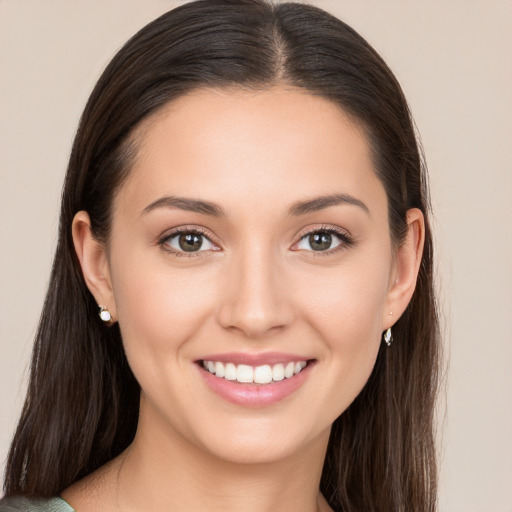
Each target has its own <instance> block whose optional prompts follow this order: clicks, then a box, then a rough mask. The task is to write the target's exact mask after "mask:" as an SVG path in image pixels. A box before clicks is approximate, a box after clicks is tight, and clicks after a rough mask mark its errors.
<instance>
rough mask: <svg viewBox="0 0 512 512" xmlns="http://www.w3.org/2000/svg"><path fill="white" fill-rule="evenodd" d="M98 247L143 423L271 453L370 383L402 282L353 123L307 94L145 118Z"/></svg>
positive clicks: (200, 96)
mask: <svg viewBox="0 0 512 512" xmlns="http://www.w3.org/2000/svg"><path fill="white" fill-rule="evenodd" d="M137 135H138V137H139V143H140V149H139V152H138V155H137V157H136V159H135V163H134V166H133V169H132V170H131V174H130V176H129V178H128V180H127V181H126V182H125V184H124V185H123V186H122V188H121V189H120V191H119V193H118V194H117V196H116V198H115V202H114V215H113V224H112V237H111V242H110V244H111V245H110V248H109V255H108V266H109V273H110V274H109V280H110V282H111V286H112V290H113V296H112V300H111V303H110V304H109V305H110V309H111V311H114V316H115V318H116V319H118V321H119V324H120V328H121V332H122V337H123V342H124V345H125V350H126V354H127V357H128V360H129V362H130V365H131V367H132V370H133V372H134V374H135V376H136V378H137V380H138V381H139V383H140V385H141V389H142V403H141V418H140V424H139V428H141V429H142V430H144V431H146V433H147V434H148V437H149V435H150V434H152V433H156V432H157V431H159V432H160V434H161V433H162V432H165V435H166V436H171V437H172V438H173V439H179V440H180V442H182V443H184V444H189V445H190V446H193V447H194V448H199V449H200V450H202V451H204V452H208V453H209V454H212V455H214V456H215V457H218V458H221V459H225V460H232V461H244V462H247V461H271V460H276V459H279V458H282V457H287V456H290V455H292V454H293V453H295V452H297V451H299V450H301V449H302V448H303V447H305V446H307V445H308V444H310V443H314V442H315V440H318V439H323V440H325V441H326V440H327V437H328V434H329V430H330V426H331V424H332V422H333V421H334V420H335V419H336V418H337V417H338V416H339V415H340V414H341V413H342V412H343V411H344V410H345V409H346V408H347V407H348V405H349V404H350V403H351V402H352V401H353V400H354V398H355V397H356V396H357V395H358V393H359V392H360V391H361V389H362V387H363V386H364V385H365V383H366V381H367V379H368V377H369V375H370V373H371V371H372V368H373V366H374V363H375V359H376V355H377V352H378V349H379V346H380V343H381V335H382V331H383V330H385V329H386V328H387V327H388V326H389V325H386V324H385V322H386V321H387V320H386V319H387V315H388V314H389V310H390V304H389V302H390V290H391V289H392V286H393V283H394V280H395V278H396V268H395V261H396V259H395V258H394V252H393V247H392V244H391V238H390V231H389V226H388V215H387V198H386V193H385V191H384V188H383V186H382V184H381V182H380V181H379V180H378V178H377V177H376V175H375V171H374V168H373V166H372V162H371V159H370V154H369V147H368V142H367V140H366V138H365V135H364V133H363V131H362V130H361V129H360V127H358V125H357V124H355V123H354V122H353V121H351V120H350V119H349V118H348V116H347V115H345V114H344V112H343V111H342V110H340V108H339V107H337V106H336V105H334V104H333V103H331V102H329V101H327V100H325V99H322V98H318V97H314V96H312V95H310V94H307V93H306V92H303V91H298V90H294V89H288V90H287V89H284V88H273V89H269V90H267V91H262V92H247V91H224V90H201V91H197V92H194V93H191V94H189V95H187V96H185V97H182V98H180V99H178V100H176V101H174V102H172V103H171V104H169V105H168V106H167V107H166V108H165V109H163V110H162V111H160V112H159V113H158V114H156V115H155V116H154V117H153V118H152V119H150V120H148V121H146V122H145V124H144V125H143V126H142V127H141V128H140V129H139V132H138V134H137Z"/></svg>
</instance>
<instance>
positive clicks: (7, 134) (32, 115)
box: [0, 0, 512, 512]
mask: <svg viewBox="0 0 512 512" xmlns="http://www.w3.org/2000/svg"><path fill="white" fill-rule="evenodd" d="M177 3H179V2H171V1H163V0H73V1H71V0H45V1H44V2H43V1H40V0H0V311H1V313H0V315H1V316H0V351H1V357H0V390H1V396H0V410H1V419H0V465H3V460H4V459H5V456H6V452H7V449H8V444H9V439H10V436H11V435H12V432H13V428H14V424H15V421H16V418H17V416H18V414H19V411H20V407H21V402H22V395H23V390H24V386H25V381H24V376H26V372H27V364H28V360H29V355H30V348H31V343H32V338H33V335H34V330H35V326H36V323H37V318H38V315H39V311H40V309H41V305H42V300H43V294H44V290H45V286H46V281H47V278H48V273H49V267H50V264H51V258H52V252H53V247H54V243H55V236H56V228H57V212H58V201H59V195H60V188H61V184H62V179H63V175H64V171H65V167H66V160H67V157H68V153H69V149H70V145H71V141H72V137H73V134H74V130H75V128H76V125H77V121H78V118H79V115H80V112H81V110H82V108H83V106H84V103H85V101H86V99H87V96H88V94H89V92H90V90H91V88H92V86H93V84H94V82H95V80H96V79H97V78H98V76H99V73H100V72H101V70H102V68H103V67H104V65H105V64H106V63H107V62H108V60H109V58H110V57H111V56H112V55H113V53H114V52H115V51H116V49H118V48H119V47H120V45H121V44H122V43H123V42H124V41H125V40H126V39H127V38H128V37H129V36H130V35H131V34H132V33H133V32H135V31H136V30H137V29H138V28H140V27H141V26H143V25H144V24H145V23H146V22H148V21H149V20H151V19H153V18H154V17H156V16H157V15H158V14H160V13H162V12H164V11H166V10H167V9H168V8H170V7H171V6H173V5H176V4H177ZM313 3H316V4H317V5H319V6H320V7H324V8H326V9H328V10H330V11H331V12H333V13H335V14H336V15H338V16H339V17H340V18H342V19H344V20H345V21H347V22H348V23H349V24H351V25H353V26H354V28H356V29H357V30H358V31H360V32H361V33H362V35H364V36H365V37H366V38H367V39H368V40H369V41H370V42H371V43H372V44H373V45H374V46H375V47H376V48H377V49H378V51H380V53H381V54H382V55H383V56H384V58H385V59H386V61H387V62H388V64H389V65H390V66H391V68H392V69H393V70H394V71H395V73H396V74H397V76H398V78H399V80H400V81H401V83H402V85H403V88H404V90H405V93H406V96H407V97H408V99H409V101H410V104H411V108H412V111H413V113H414V115H415V118H416V122H417V124H418V127H419V129H420V132H421V134H422V138H423V143H424V146H425V151H426V154H427V158H428V163H429V167H430V172H431V181H432V191H433V199H434V206H435V210H436V220H435V228H436V235H437V241H438V256H439V259H438V261H439V274H440V285H441V287H442V292H443V295H442V303H443V307H444V316H445V319H444V323H445V325H446V352H447V354H449V355H450V362H449V369H448V372H447V380H446V383H447V385H446V392H445V397H446V399H445V400H443V402H442V406H441V414H440V421H439V425H440V428H442V429H443V430H442V436H440V453H441V506H440V510H441V512H459V511H460V512H511V511H512V370H511V368H512V343H511V342H512V335H511V332H512V271H511V262H512V229H511V228H512V201H511V194H512V150H511V146H512V143H511V136H512V90H511V89H512V88H511V85H512V58H511V55H512V1H510V0H500V1H498V0H491V1H489V0H486V1H485V2H483V1H482V2H476V1H470V0H467V1H454V0H430V1H429V2H416V1H412V0H386V1H382V0H373V1H369V0H366V1H364V2H361V1H358V0H347V1H344V0H341V1H336V0H323V1H322V0H320V1H317V2H313ZM445 404H446V405H447V406H446V410H447V414H446V415H445V414H444V411H445Z"/></svg>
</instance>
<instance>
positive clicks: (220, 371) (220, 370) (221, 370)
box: [215, 362, 226, 377]
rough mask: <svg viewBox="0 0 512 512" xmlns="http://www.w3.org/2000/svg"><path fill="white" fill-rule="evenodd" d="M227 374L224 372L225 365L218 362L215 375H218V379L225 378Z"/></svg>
mask: <svg viewBox="0 0 512 512" xmlns="http://www.w3.org/2000/svg"><path fill="white" fill-rule="evenodd" d="M225 374H226V372H225V370H224V365H223V364H222V363H219V362H216V363H215V375H217V377H224V375H225Z"/></svg>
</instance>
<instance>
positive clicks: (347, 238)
mask: <svg viewBox="0 0 512 512" xmlns="http://www.w3.org/2000/svg"><path fill="white" fill-rule="evenodd" d="M314 233H328V234H330V235H334V236H336V237H337V238H338V239H339V240H340V242H341V243H340V244H338V245H337V246H336V247H334V248H332V249H328V250H326V251H309V252H310V253H312V254H313V256H314V257H315V258H316V257H318V256H330V255H332V254H335V253H337V252H339V251H343V250H345V249H348V248H349V247H352V246H353V245H354V244H355V240H354V239H353V238H352V236H351V235H349V234H348V233H347V232H346V231H344V230H342V229H339V228H335V227H332V226H321V227H319V228H314V229H311V230H310V231H306V232H305V233H303V234H302V235H301V236H300V238H299V241H298V242H296V243H295V244H294V245H297V244H298V243H300V242H301V241H302V240H304V238H306V237H308V236H311V235H312V234H314Z"/></svg>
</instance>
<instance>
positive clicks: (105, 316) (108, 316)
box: [98, 306, 112, 323]
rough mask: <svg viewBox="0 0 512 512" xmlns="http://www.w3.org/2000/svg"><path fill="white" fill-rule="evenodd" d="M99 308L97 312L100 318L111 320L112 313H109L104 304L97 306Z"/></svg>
mask: <svg viewBox="0 0 512 512" xmlns="http://www.w3.org/2000/svg"><path fill="white" fill-rule="evenodd" d="M98 307H99V308H100V312H99V313H98V314H99V315H100V318H101V320H102V321H103V322H105V323H108V322H111V321H112V315H111V314H110V311H109V310H108V308H107V307H105V306H98Z"/></svg>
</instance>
